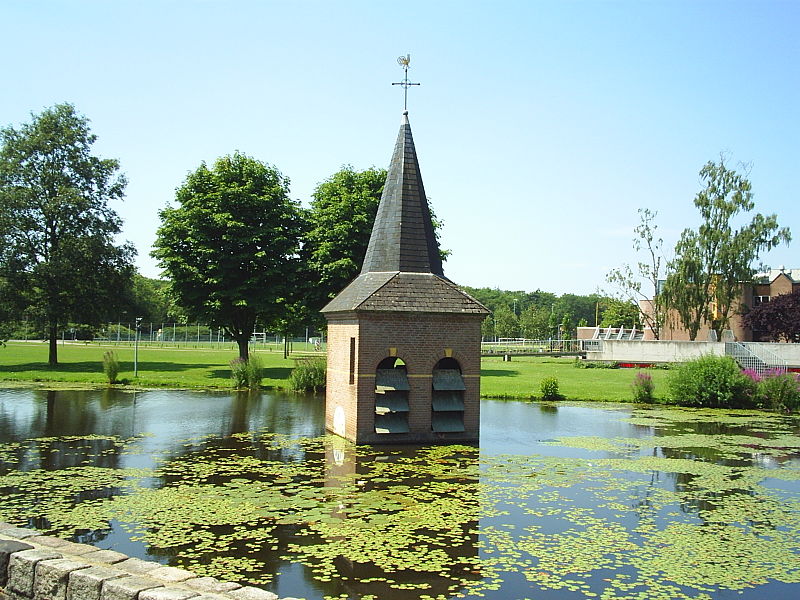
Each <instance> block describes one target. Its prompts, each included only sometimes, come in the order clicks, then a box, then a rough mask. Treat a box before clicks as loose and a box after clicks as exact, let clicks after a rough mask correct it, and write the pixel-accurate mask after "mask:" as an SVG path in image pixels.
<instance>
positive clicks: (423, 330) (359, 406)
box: [326, 312, 483, 443]
mask: <svg viewBox="0 0 800 600" xmlns="http://www.w3.org/2000/svg"><path fill="white" fill-rule="evenodd" d="M328 319H329V321H328V383H327V391H326V426H327V428H328V429H329V430H331V431H336V428H335V427H334V418H335V414H334V413H335V411H336V410H337V407H339V409H340V411H342V412H343V413H344V418H345V423H346V424H345V432H346V433H345V436H344V437H347V438H348V439H350V440H353V441H355V442H357V443H374V442H384V443H395V442H430V441H475V440H477V439H478V435H479V426H480V324H481V321H482V320H483V315H480V314H478V315H475V314H450V313H419V312H380V313H379V312H372V313H370V312H359V313H357V315H356V314H352V313H349V314H347V315H328ZM351 337H354V338H356V356H355V381H354V383H353V384H350V383H349V377H348V371H349V364H350V338H351ZM391 355H395V356H397V357H398V358H400V359H402V360H403V362H404V363H405V364H406V368H407V371H408V378H409V386H410V388H411V389H410V390H409V396H408V398H409V408H410V412H409V429H410V433H408V434H375V420H374V417H375V370H376V369H377V366H378V363H380V362H381V360H383V359H384V358H386V357H388V356H391ZM448 356H450V357H452V358H454V359H455V360H457V361H458V363H459V365H460V366H461V372H462V375H463V377H464V382H465V385H466V390H465V392H464V405H465V406H464V408H465V411H464V425H465V431H464V432H463V433H448V434H444V433H434V432H433V431H431V391H432V374H433V368H434V366H435V365H436V363H437V362H439V360H441V359H442V358H446V357H448ZM340 414H341V413H340Z"/></svg>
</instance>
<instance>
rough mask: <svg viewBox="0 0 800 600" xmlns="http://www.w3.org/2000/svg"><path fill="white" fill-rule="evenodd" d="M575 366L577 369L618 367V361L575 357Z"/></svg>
mask: <svg viewBox="0 0 800 600" xmlns="http://www.w3.org/2000/svg"><path fill="white" fill-rule="evenodd" d="M575 367H576V368H578V369H619V363H618V362H615V361H602V360H581V359H579V358H576V359H575Z"/></svg>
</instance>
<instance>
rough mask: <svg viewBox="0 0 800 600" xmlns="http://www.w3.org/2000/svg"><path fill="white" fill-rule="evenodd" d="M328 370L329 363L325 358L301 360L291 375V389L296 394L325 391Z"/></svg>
mask: <svg viewBox="0 0 800 600" xmlns="http://www.w3.org/2000/svg"><path fill="white" fill-rule="evenodd" d="M327 370H328V362H327V361H326V360H325V359H324V358H309V359H302V360H299V361H298V362H297V364H296V365H295V367H294V369H292V373H291V375H289V387H290V388H291V389H292V390H294V391H295V392H316V391H317V390H322V389H325V375H326V372H327Z"/></svg>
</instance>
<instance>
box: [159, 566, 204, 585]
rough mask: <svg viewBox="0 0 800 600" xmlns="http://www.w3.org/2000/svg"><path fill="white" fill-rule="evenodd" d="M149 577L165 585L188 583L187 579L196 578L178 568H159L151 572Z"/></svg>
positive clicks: (192, 574) (189, 572)
mask: <svg viewBox="0 0 800 600" xmlns="http://www.w3.org/2000/svg"><path fill="white" fill-rule="evenodd" d="M147 576H148V577H152V578H153V579H156V580H158V581H163V582H165V583H178V582H181V581H186V580H187V579H192V578H193V577H195V574H194V573H192V572H191V571H187V570H185V569H179V568H177V567H159V568H157V569H153V570H152V571H149V572H148V573H147Z"/></svg>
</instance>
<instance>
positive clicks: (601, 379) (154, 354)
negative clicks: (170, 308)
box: [0, 342, 667, 402]
mask: <svg viewBox="0 0 800 600" xmlns="http://www.w3.org/2000/svg"><path fill="white" fill-rule="evenodd" d="M109 350H113V351H114V352H116V354H117V356H118V358H119V361H120V363H121V365H122V370H121V373H120V375H119V378H120V379H121V380H123V381H125V382H126V385H136V386H139V387H173V388H226V387H230V386H231V382H230V367H229V362H230V361H231V360H232V359H234V358H236V350H235V349H234V347H233V346H229V347H224V348H219V347H218V348H186V347H182V348H166V347H165V348H159V347H149V346H144V347H142V346H140V347H139V360H138V377H137V378H134V376H133V358H134V349H133V348H132V347H130V346H114V347H110V346H103V345H100V344H96V343H86V344H85V343H83V342H78V343H69V342H67V343H65V344H61V343H59V346H58V360H59V365H58V366H57V367H50V366H49V365H48V364H47V344H46V343H42V342H9V343H8V345H7V346H6V347H5V348H0V382H2V381H5V382H20V383H37V382H39V383H41V382H47V383H48V384H51V383H59V384H63V385H91V386H95V385H106V384H107V379H106V377H105V375H104V374H103V368H102V361H103V353H104V352H107V351H109ZM256 353H257V354H258V356H259V357H260V358H261V361H262V363H263V365H264V380H263V385H264V387H267V388H284V387H286V384H287V381H288V378H289V373H290V372H291V370H292V368H293V366H294V363H295V361H294V359H295V358H297V357H300V356H308V354H307V353H305V352H295V353H293V354H292V355H291V357H290V358H289V359H284V358H283V352H282V348H279V347H277V346H276V347H269V346H268V347H266V348H264V349H260V350H257V351H256ZM574 362H575V359H573V358H571V357H564V358H540V357H533V356H531V357H528V356H514V357H513V358H512V360H511V361H510V362H503V360H502V357H499V356H498V357H488V358H484V359H483V361H482V369H481V394H482V395H483V396H487V397H495V398H498V397H500V398H502V397H506V398H531V397H537V396H538V395H539V385H540V382H541V380H542V379H543V378H545V377H556V378H557V379H558V382H559V388H560V391H561V393H562V394H563V395H564V396H565V397H566V398H568V399H572V400H599V401H615V402H626V401H629V400H631V389H630V387H631V382H632V381H633V379H634V377H635V375H636V370H634V369H578V368H575V365H574ZM648 372H649V373H650V374H651V375H652V377H653V381H654V382H655V386H656V396H657V397H662V396H663V395H664V392H665V387H666V376H667V371H663V370H649V371H648Z"/></svg>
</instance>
